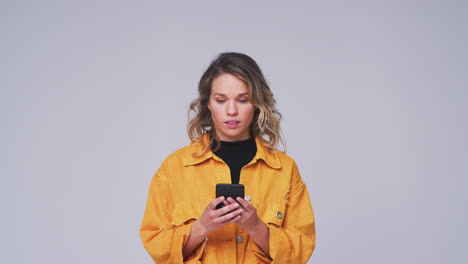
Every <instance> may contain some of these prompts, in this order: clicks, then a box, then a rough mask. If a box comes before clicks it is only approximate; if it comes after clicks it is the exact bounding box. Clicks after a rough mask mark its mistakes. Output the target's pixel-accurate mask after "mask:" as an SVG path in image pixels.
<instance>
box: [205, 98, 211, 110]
mask: <svg viewBox="0 0 468 264" xmlns="http://www.w3.org/2000/svg"><path fill="white" fill-rule="evenodd" d="M206 107H207V108H208V110H209V111H210V112H211V105H210V101H208V102H207V103H206Z"/></svg>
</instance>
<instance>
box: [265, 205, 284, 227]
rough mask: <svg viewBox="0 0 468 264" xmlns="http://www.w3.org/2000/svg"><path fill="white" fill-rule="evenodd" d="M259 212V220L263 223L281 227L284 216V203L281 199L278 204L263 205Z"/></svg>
mask: <svg viewBox="0 0 468 264" xmlns="http://www.w3.org/2000/svg"><path fill="white" fill-rule="evenodd" d="M259 211H260V212H261V218H262V219H263V220H264V222H265V223H267V224H268V223H271V224H275V225H277V226H282V225H283V220H284V217H285V216H286V201H284V200H283V199H282V200H281V201H278V202H272V203H268V204H265V205H264V206H263V208H262V210H259Z"/></svg>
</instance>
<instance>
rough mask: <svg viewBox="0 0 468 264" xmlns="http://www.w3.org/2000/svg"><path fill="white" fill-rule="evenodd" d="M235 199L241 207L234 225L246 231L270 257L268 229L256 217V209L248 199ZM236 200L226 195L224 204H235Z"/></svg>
mask: <svg viewBox="0 0 468 264" xmlns="http://www.w3.org/2000/svg"><path fill="white" fill-rule="evenodd" d="M236 200H237V202H239V203H240V205H242V207H243V210H242V213H241V214H240V218H239V219H236V221H235V223H236V225H237V226H239V227H240V228H242V229H244V230H245V231H247V233H249V236H250V237H251V238H252V240H253V241H254V242H255V244H257V246H258V247H259V248H260V249H261V250H262V251H263V252H264V253H265V254H266V255H267V256H268V257H270V230H269V229H268V227H267V225H266V224H265V223H263V221H262V220H261V219H260V218H259V217H258V215H257V209H255V207H254V206H253V205H252V204H251V203H250V202H249V201H246V200H244V199H243V198H241V197H237V198H236ZM236 200H234V199H233V198H231V197H228V198H227V199H226V200H225V202H224V204H225V205H228V206H231V205H234V204H237V202H236Z"/></svg>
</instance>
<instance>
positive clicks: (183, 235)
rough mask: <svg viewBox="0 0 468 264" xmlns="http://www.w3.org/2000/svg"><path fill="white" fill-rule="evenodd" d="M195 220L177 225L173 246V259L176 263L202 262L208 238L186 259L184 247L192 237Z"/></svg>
mask: <svg viewBox="0 0 468 264" xmlns="http://www.w3.org/2000/svg"><path fill="white" fill-rule="evenodd" d="M192 224H193V222H191V223H189V224H185V225H182V226H180V227H177V228H176V229H175V231H174V240H173V246H172V247H171V248H172V254H171V255H172V261H173V262H174V263H201V261H200V259H201V258H202V257H203V254H204V253H205V250H206V239H205V240H204V241H203V242H202V243H201V244H200V245H199V246H198V247H197V248H196V249H195V250H194V251H193V252H192V254H190V256H188V257H187V259H186V260H185V261H184V255H183V253H182V249H183V248H184V246H185V244H186V243H187V241H188V239H189V237H190V231H191V228H192Z"/></svg>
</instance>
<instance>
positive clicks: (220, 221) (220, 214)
mask: <svg viewBox="0 0 468 264" xmlns="http://www.w3.org/2000/svg"><path fill="white" fill-rule="evenodd" d="M231 199H232V198H231ZM225 201H226V200H225V198H224V197H223V196H220V197H218V198H216V199H215V200H214V201H212V202H211V203H210V204H209V205H208V206H207V207H206V208H205V211H204V212H203V215H202V216H201V217H200V218H198V220H197V221H196V222H198V224H197V225H196V226H197V227H198V228H199V229H200V230H199V231H200V232H201V233H202V234H204V235H205V236H208V234H209V233H211V232H214V231H216V230H218V229H221V228H222V227H223V226H225V225H227V224H230V223H235V222H237V221H238V220H239V219H241V217H240V214H241V213H242V211H243V209H241V208H240V206H239V204H238V203H236V202H234V203H230V204H227V203H226V202H225ZM220 203H224V204H225V206H224V207H223V208H220V209H216V206H217V205H218V204H220Z"/></svg>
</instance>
